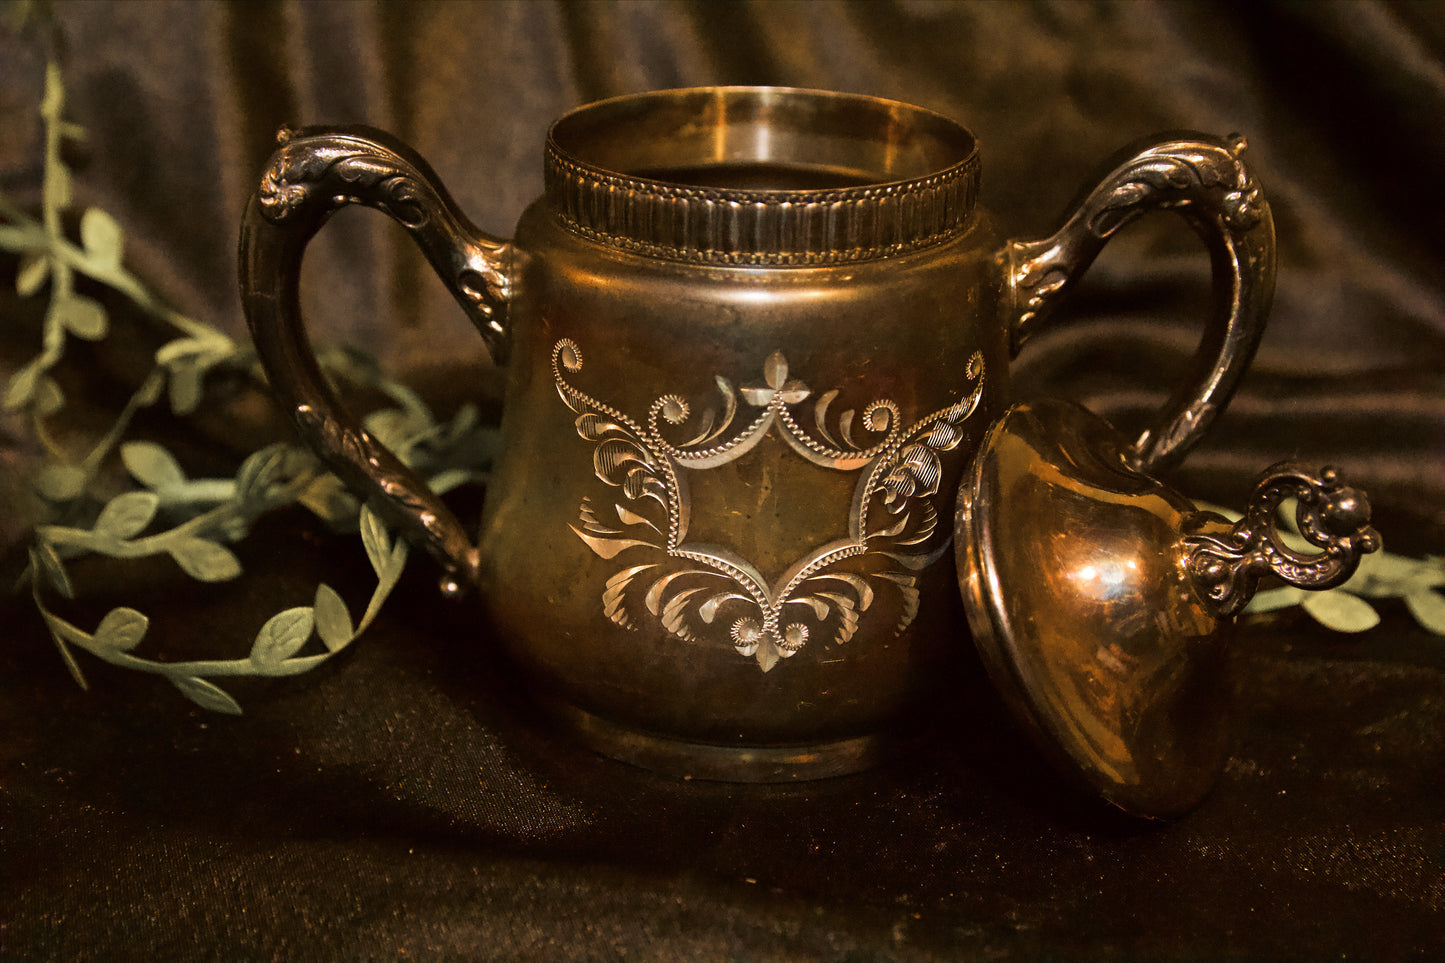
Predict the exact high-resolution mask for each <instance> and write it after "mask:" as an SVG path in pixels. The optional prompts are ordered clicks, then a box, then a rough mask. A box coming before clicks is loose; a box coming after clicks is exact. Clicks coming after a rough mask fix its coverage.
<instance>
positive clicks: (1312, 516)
mask: <svg viewBox="0 0 1445 963" xmlns="http://www.w3.org/2000/svg"><path fill="white" fill-rule="evenodd" d="M1291 498H1293V499H1294V500H1295V502H1296V507H1295V520H1296V523H1297V525H1298V527H1299V532H1300V534H1301V535H1302V536H1303V537H1304V539H1305V540H1306V541H1307V542H1309V543H1310V544H1311V545H1313V546H1315V547H1317V548H1319V549H1320V551H1319V552H1318V553H1315V554H1305V553H1301V552H1297V551H1295V550H1294V549H1292V548H1290V547H1289V545H1287V544H1286V543H1285V540H1284V537H1283V535H1282V534H1281V532H1280V530H1279V519H1278V514H1277V512H1278V509H1279V506H1280V504H1281V503H1283V502H1284V501H1286V500H1287V499H1291ZM1369 522H1370V502H1369V499H1368V498H1367V497H1366V496H1365V493H1364V492H1362V491H1360V490H1359V489H1357V488H1351V487H1350V486H1348V485H1346V484H1345V483H1344V480H1343V479H1342V478H1341V476H1340V473H1339V471H1338V470H1337V469H1335V468H1332V467H1325V468H1323V469H1321V470H1320V471H1318V472H1313V471H1310V470H1309V469H1306V468H1303V467H1301V466H1299V465H1295V464H1291V463H1288V462H1285V463H1281V464H1279V465H1275V466H1274V467H1273V468H1270V469H1268V470H1267V471H1265V473H1264V475H1263V476H1262V477H1261V478H1260V481H1259V483H1258V484H1257V485H1256V486H1255V489H1254V493H1253V495H1252V496H1251V497H1250V503H1249V507H1248V509H1247V510H1246V512H1245V515H1244V517H1243V518H1242V519H1240V520H1239V521H1238V522H1237V523H1236V524H1235V525H1234V527H1233V528H1232V529H1231V530H1230V531H1229V532H1228V533H1227V534H1224V535H1222V536H1216V535H1206V534H1195V535H1190V536H1187V537H1186V539H1185V550H1186V552H1187V556H1186V562H1185V571H1186V573H1187V576H1188V580H1189V582H1190V583H1191V585H1192V586H1193V587H1194V589H1195V591H1196V592H1197V593H1198V594H1199V596H1200V597H1201V598H1202V599H1205V600H1207V602H1208V603H1209V604H1210V605H1211V607H1213V608H1214V609H1215V611H1216V613H1217V614H1218V615H1220V616H1222V617H1224V616H1232V615H1235V614H1237V613H1238V612H1239V611H1240V610H1241V609H1243V608H1244V607H1245V606H1246V605H1247V604H1249V600H1250V599H1251V598H1253V597H1254V593H1255V590H1256V588H1257V587H1258V585H1259V580H1260V578H1261V577H1263V576H1264V575H1267V574H1273V575H1275V576H1276V577H1278V578H1280V579H1282V580H1283V581H1285V582H1287V583H1288V584H1290V585H1293V586H1295V587H1297V588H1302V589H1307V590H1309V591H1323V590H1324V589H1330V588H1334V587H1335V586H1337V585H1340V584H1341V583H1343V582H1345V581H1346V580H1347V579H1349V577H1350V576H1351V575H1353V574H1354V573H1355V569H1356V568H1358V567H1359V564H1360V558H1361V557H1362V556H1364V555H1367V554H1369V553H1370V552H1374V551H1377V550H1378V549H1379V548H1380V535H1379V533H1378V532H1376V531H1375V529H1374V528H1372V527H1370V524H1369Z"/></svg>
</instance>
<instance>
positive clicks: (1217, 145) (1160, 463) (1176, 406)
mask: <svg viewBox="0 0 1445 963" xmlns="http://www.w3.org/2000/svg"><path fill="white" fill-rule="evenodd" d="M1244 147H1245V143H1244V138H1242V137H1239V136H1238V135H1233V136H1231V137H1230V138H1229V139H1228V140H1222V141H1221V140H1217V139H1215V138H1211V137H1207V136H1205V135H1202V134H1188V135H1181V136H1169V137H1165V138H1163V139H1160V140H1157V141H1155V142H1153V143H1151V144H1149V145H1148V146H1146V147H1144V148H1143V149H1141V150H1138V151H1136V152H1134V153H1133V154H1132V155H1131V156H1129V157H1128V159H1127V160H1124V161H1123V162H1122V163H1120V164H1118V165H1117V166H1116V167H1115V168H1114V169H1113V170H1112V171H1111V172H1110V173H1109V174H1108V175H1106V176H1105V177H1104V178H1103V180H1102V181H1101V182H1100V183H1099V185H1098V186H1097V187H1096V188H1095V189H1094V190H1093V191H1092V192H1091V193H1090V194H1089V195H1088V196H1087V197H1085V199H1084V200H1083V201H1082V202H1081V203H1080V204H1079V205H1078V207H1077V208H1075V210H1074V212H1073V213H1072V214H1071V215H1070V216H1069V218H1068V220H1067V221H1065V223H1064V225H1063V227H1061V228H1059V230H1058V231H1056V232H1055V233H1054V234H1052V235H1050V236H1049V237H1046V238H1043V239H1041V240H1036V241H1010V242H1008V243H1007V244H1006V245H1005V247H1004V250H1003V253H1002V258H1001V260H1002V262H1003V269H1004V272H1005V298H1004V305H1003V309H1004V311H1005V313H1006V316H1005V323H1006V324H1007V325H1008V326H1009V330H1010V332H1011V344H1012V349H1013V351H1014V352H1015V353H1017V351H1018V349H1019V348H1020V347H1022V345H1023V343H1024V342H1025V341H1026V340H1028V338H1029V337H1030V335H1032V334H1033V332H1034V331H1035V330H1037V329H1038V328H1039V327H1040V326H1041V325H1042V324H1043V323H1044V322H1045V321H1046V320H1047V319H1048V317H1049V315H1050V314H1051V313H1052V312H1053V310H1054V309H1055V307H1056V306H1057V304H1058V302H1059V301H1060V299H1061V297H1062V296H1063V294H1064V293H1065V292H1066V291H1068V290H1069V289H1070V288H1071V287H1072V286H1073V284H1074V283H1075V282H1076V281H1077V280H1078V279H1079V277H1080V276H1081V275H1083V273H1084V271H1085V270H1086V269H1087V268H1088V267H1089V265H1090V264H1092V263H1093V261H1094V258H1095V257H1096V256H1097V255H1098V254H1099V252H1100V251H1101V250H1102V249H1103V247H1104V244H1105V243H1106V242H1107V241H1108V240H1109V238H1110V237H1112V236H1113V235H1114V234H1115V233H1116V232H1117V231H1118V230H1119V228H1121V227H1123V226H1124V225H1125V224H1127V223H1129V222H1130V221H1132V220H1134V219H1135V218H1137V217H1139V216H1140V215H1142V214H1145V213H1147V212H1149V211H1152V210H1173V211H1177V212H1178V213H1179V214H1181V215H1183V217H1184V218H1185V219H1186V220H1187V221H1188V222H1189V223H1190V224H1191V225H1192V226H1193V227H1194V228H1195V230H1196V231H1197V232H1198V233H1199V234H1200V236H1201V237H1203V239H1204V241H1205V243H1206V245H1207V246H1208V248H1209V251H1210V256H1211V261H1212V264H1213V273H1214V288H1215V307H1214V313H1213V316H1212V317H1211V318H1210V321H1209V323H1208V326H1207V328H1206V331H1205V335H1204V340H1203V342H1202V343H1201V344H1200V347H1199V350H1198V352H1197V353H1196V355H1195V359H1194V362H1193V366H1192V369H1191V370H1190V372H1189V374H1188V375H1187V377H1186V378H1185V379H1184V381H1183V384H1182V387H1181V388H1180V389H1179V391H1178V392H1177V393H1176V394H1175V395H1174V397H1173V398H1171V399H1170V400H1169V402H1168V403H1167V404H1166V405H1165V407H1164V409H1163V410H1162V411H1161V412H1160V414H1159V415H1158V416H1157V418H1156V420H1155V423H1154V425H1153V426H1151V427H1150V428H1148V429H1146V430H1145V431H1144V433H1143V434H1141V435H1140V436H1139V438H1138V439H1137V440H1136V441H1135V442H1134V444H1133V445H1132V446H1131V448H1130V450H1129V451H1128V452H1127V453H1126V456H1127V457H1128V458H1129V461H1130V462H1131V464H1132V465H1133V467H1135V468H1137V469H1139V470H1141V471H1144V472H1146V473H1151V474H1152V473H1154V472H1157V471H1159V470H1161V469H1165V468H1168V467H1171V466H1172V465H1175V464H1177V463H1178V462H1179V461H1180V460H1181V459H1182V458H1183V457H1184V455H1185V454H1186V453H1187V452H1188V451H1189V449H1190V448H1192V447H1193V446H1194V444H1195V443H1196V442H1198V441H1199V439H1200V437H1202V435H1203V434H1204V432H1205V431H1206V430H1207V429H1208V427H1209V426H1210V424H1211V423H1212V422H1213V421H1214V419H1215V418H1216V417H1217V416H1218V415H1219V413H1220V412H1221V411H1222V410H1223V409H1224V406H1225V404H1226V403H1227V402H1228V400H1229V397H1230V395H1232V394H1233V393H1234V389H1235V387H1236V386H1237V385H1238V383H1239V379H1240V378H1241V377H1242V376H1243V374H1244V372H1245V370H1246V369H1247V368H1248V366H1249V363H1250V361H1251V360H1252V359H1253V357H1254V352H1255V348H1256V347H1257V346H1258V344H1259V338H1260V336H1261V334H1263V332H1264V320H1265V316H1266V314H1267V313H1268V311H1269V305H1270V301H1271V300H1272V299H1273V296H1274V280H1275V256H1274V220H1273V218H1272V216H1271V214H1270V210H1269V205H1268V204H1267V203H1266V202H1265V199H1264V196H1263V193H1262V192H1261V190H1260V187H1259V185H1258V183H1257V181H1256V180H1255V178H1254V176H1253V175H1252V174H1251V172H1250V171H1249V169H1248V167H1247V166H1246V165H1245V163H1244V160H1243V153H1244Z"/></svg>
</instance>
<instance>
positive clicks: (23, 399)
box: [5, 358, 45, 411]
mask: <svg viewBox="0 0 1445 963" xmlns="http://www.w3.org/2000/svg"><path fill="white" fill-rule="evenodd" d="M44 373H45V365H44V364H43V363H42V359H40V358H36V359H35V360H33V361H31V362H30V363H29V364H27V365H26V366H25V367H23V368H21V369H20V370H19V371H17V372H15V373H14V374H13V375H11V376H10V380H9V381H8V382H6V384H5V410H6V411H14V410H15V409H16V408H23V407H25V406H26V405H27V404H29V403H30V399H31V398H33V397H34V396H35V387H36V385H37V384H38V383H39V379H40V376H41V375H42V374H44Z"/></svg>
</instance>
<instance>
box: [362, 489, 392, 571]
mask: <svg viewBox="0 0 1445 963" xmlns="http://www.w3.org/2000/svg"><path fill="white" fill-rule="evenodd" d="M360 528H361V545H362V547H363V548H365V549H366V557H367V558H368V559H370V560H371V568H372V570H373V571H374V572H376V574H378V575H380V574H382V573H383V572H385V571H386V566H387V562H388V561H390V559H391V536H390V535H388V534H387V533H386V526H385V525H383V524H382V522H381V519H380V518H378V517H377V515H376V513H375V512H373V511H372V510H371V506H370V505H363V506H361V520H360Z"/></svg>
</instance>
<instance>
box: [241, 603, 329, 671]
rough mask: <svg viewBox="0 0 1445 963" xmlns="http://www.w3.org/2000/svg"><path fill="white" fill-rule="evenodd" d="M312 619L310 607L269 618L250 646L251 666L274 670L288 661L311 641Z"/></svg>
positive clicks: (291, 610)
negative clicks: (308, 640)
mask: <svg viewBox="0 0 1445 963" xmlns="http://www.w3.org/2000/svg"><path fill="white" fill-rule="evenodd" d="M313 625H315V615H314V613H313V611H312V609H311V606H309V605H302V606H299V607H297V608H294V609H287V610H286V611H284V612H280V613H277V614H276V615H273V616H271V618H270V619H269V620H268V621H267V622H266V624H265V625H263V626H261V631H260V632H259V633H257V635H256V641H255V643H254V644H253V645H252V646H251V662H252V664H254V665H255V666H257V667H258V668H261V669H269V668H273V667H275V666H276V665H279V664H280V663H281V662H283V661H285V660H286V659H289V658H291V656H293V655H295V654H296V653H297V652H299V651H301V647H302V646H303V645H305V644H306V640H307V639H309V638H311V628H312V626H313Z"/></svg>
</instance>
